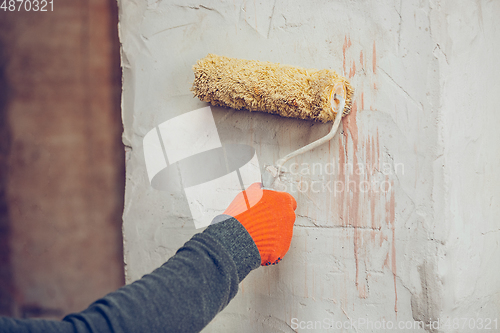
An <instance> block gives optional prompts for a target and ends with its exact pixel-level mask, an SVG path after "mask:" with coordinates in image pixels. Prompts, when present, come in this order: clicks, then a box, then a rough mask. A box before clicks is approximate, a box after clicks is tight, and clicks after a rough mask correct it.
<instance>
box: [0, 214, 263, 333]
mask: <svg viewBox="0 0 500 333" xmlns="http://www.w3.org/2000/svg"><path fill="white" fill-rule="evenodd" d="M259 265H260V255H259V251H258V249H257V246H256V245H255V243H254V242H253V240H252V238H251V237H250V235H249V234H248V232H247V231H246V229H245V228H244V227H243V226H242V225H241V224H240V223H239V222H238V221H237V220H235V219H234V218H228V219H226V220H225V221H223V222H220V223H217V224H212V225H210V226H209V227H208V228H207V229H205V231H204V232H202V233H199V234H196V235H194V236H193V237H192V238H191V239H190V240H189V241H188V242H186V244H184V246H183V247H181V248H180V249H179V250H178V251H177V253H176V254H175V255H174V256H173V257H172V258H170V259H169V260H168V261H167V262H166V263H165V264H163V265H162V266H161V267H159V268H157V269H156V270H154V271H153V272H152V273H151V274H147V275H145V276H143V277H142V278H141V279H140V280H138V281H136V282H134V283H132V284H130V285H127V286H124V287H122V288H120V289H118V290H117V291H115V292H112V293H110V294H108V295H106V296H105V297H103V298H101V299H99V300H98V301H96V302H95V303H93V304H92V305H90V306H89V307H88V308H87V309H86V310H84V311H82V312H80V313H75V314H70V315H68V316H66V317H65V318H64V319H63V320H62V321H51V320H26V319H24V320H20V319H12V318H0V332H33V333H38V332H64V333H66V332H68V333H69V332H72V333H73V332H77V333H80V332H134V333H137V332H148V333H154V332H177V333H182V332H199V331H201V330H202V329H203V328H204V327H205V326H206V325H207V324H208V323H209V322H210V321H211V320H212V319H213V318H214V317H215V315H216V314H217V313H219V312H220V311H221V310H222V309H224V308H225V307H226V305H227V304H228V303H229V301H230V300H231V299H232V298H233V297H234V296H235V295H236V293H237V292H238V284H239V283H240V282H241V281H242V280H243V279H244V278H245V277H246V276H247V274H248V273H249V272H250V271H251V270H253V269H255V268H257V267H259Z"/></svg>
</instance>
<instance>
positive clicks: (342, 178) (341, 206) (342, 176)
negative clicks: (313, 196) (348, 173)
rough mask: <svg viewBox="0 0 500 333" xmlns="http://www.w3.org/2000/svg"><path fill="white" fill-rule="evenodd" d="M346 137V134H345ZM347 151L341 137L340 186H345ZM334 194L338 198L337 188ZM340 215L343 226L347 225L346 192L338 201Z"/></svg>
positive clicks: (338, 181) (338, 180)
mask: <svg viewBox="0 0 500 333" xmlns="http://www.w3.org/2000/svg"><path fill="white" fill-rule="evenodd" d="M344 135H345V132H344ZM345 149H346V150H345V151H344V144H343V143H342V137H341V136H339V170H338V179H337V183H338V184H345V181H346V179H345V173H344V171H345V168H344V167H345V158H346V155H347V148H345ZM334 186H335V187H336V186H337V184H335V185H334ZM333 191H334V192H333V193H334V195H335V196H336V195H337V188H334V189H333ZM337 210H338V214H339V218H340V220H341V221H342V225H345V219H344V192H342V193H341V194H340V198H339V200H338V209H337Z"/></svg>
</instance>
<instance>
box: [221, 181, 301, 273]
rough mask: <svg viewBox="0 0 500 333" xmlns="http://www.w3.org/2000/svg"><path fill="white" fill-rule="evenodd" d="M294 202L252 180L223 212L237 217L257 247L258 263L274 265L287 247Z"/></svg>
mask: <svg viewBox="0 0 500 333" xmlns="http://www.w3.org/2000/svg"><path fill="white" fill-rule="evenodd" d="M296 208H297V202H296V201H295V199H294V198H293V197H292V196H291V195H290V194H288V193H286V192H278V191H272V190H264V189H262V184H261V183H254V184H252V185H251V186H250V187H248V189H246V190H245V191H243V192H241V193H240V194H238V195H237V196H236V198H234V200H233V202H232V203H231V204H230V205H229V207H228V208H227V209H226V211H225V212H224V214H226V215H229V216H232V217H234V218H235V219H237V220H238V221H239V222H240V223H241V224H242V225H243V226H244V227H245V229H246V230H247V231H248V233H249V234H250V236H251V237H252V239H253V241H254V242H255V245H257V248H258V249H259V253H260V258H261V266H268V265H275V264H277V263H278V262H280V261H281V259H283V256H284V255H285V254H286V253H287V251H288V249H289V248H290V242H291V241H292V235H293V224H294V222H295V212H294V211H295V209H296Z"/></svg>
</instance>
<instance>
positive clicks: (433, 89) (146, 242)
mask: <svg viewBox="0 0 500 333" xmlns="http://www.w3.org/2000/svg"><path fill="white" fill-rule="evenodd" d="M120 8H121V15H120V34H121V41H122V44H123V49H122V65H123V67H124V87H123V90H124V95H123V107H122V109H123V121H124V126H125V133H124V142H125V144H126V145H127V146H128V147H129V148H128V153H127V158H126V163H127V187H126V200H125V201H126V202H125V212H124V238H125V239H124V241H125V258H126V264H127V266H126V274H127V281H128V282H131V281H133V280H135V279H138V278H139V277H140V276H141V275H142V274H144V273H147V272H148V271H151V270H152V269H154V268H155V267H156V266H158V265H160V264H161V263H163V262H164V261H165V260H166V259H167V258H168V257H169V256H170V255H172V254H174V252H175V250H176V249H177V248H178V247H179V246H181V245H182V244H183V243H184V242H185V241H187V240H188V239H189V238H190V236H191V235H192V234H194V233H196V232H197V230H195V229H194V227H193V224H192V222H191V221H190V218H189V210H188V208H187V204H186V202H185V198H183V197H182V196H177V197H175V196H174V197H173V196H170V195H168V194H166V193H163V192H159V191H156V190H154V189H152V187H151V186H150V185H149V182H148V178H147V174H146V168H145V163H144V155H143V151H142V138H143V137H144V135H145V134H146V133H147V132H148V131H149V130H150V129H152V128H154V127H155V126H156V125H158V124H160V123H161V122H163V121H165V120H168V119H171V118H173V117H175V116H177V115H180V114H183V113H185V112H188V111H192V110H195V109H197V108H200V107H202V106H205V104H204V103H201V102H199V101H198V100H196V99H193V98H192V94H191V93H190V91H189V89H190V86H191V82H192V80H193V74H192V71H191V66H192V65H193V64H194V63H195V62H196V60H197V59H200V58H202V57H204V56H205V55H206V54H207V53H216V54H220V55H226V56H230V57H239V58H246V59H257V60H267V61H273V62H280V63H286V64H291V65H296V66H301V67H306V68H307V67H312V68H329V69H335V70H337V71H339V72H341V73H342V74H344V75H345V76H346V77H349V78H350V80H351V82H352V85H353V86H354V87H355V89H356V93H355V98H354V103H353V108H352V113H351V114H350V115H349V116H348V117H346V118H345V119H344V120H343V122H342V127H343V130H342V132H341V133H340V135H338V136H336V137H335V139H334V140H332V141H331V142H330V143H329V144H326V145H324V146H322V147H320V148H317V149H315V150H314V151H311V152H309V153H307V154H304V155H302V156H300V157H298V158H296V159H295V161H291V162H289V164H288V172H287V174H286V176H285V184H286V186H287V190H288V191H290V192H291V193H292V194H293V195H294V196H295V198H296V199H297V201H298V209H297V215H298V217H297V221H296V224H295V229H294V239H293V241H292V246H291V249H290V251H289V253H288V254H287V256H286V257H285V260H283V262H282V263H280V264H279V265H277V266H276V267H270V268H265V269H258V270H256V271H254V272H252V273H251V274H250V276H249V277H248V278H247V279H246V280H245V281H243V283H242V284H241V290H240V293H239V294H238V296H237V297H236V298H235V299H234V300H233V301H232V303H231V304H230V305H229V307H228V308H227V309H226V310H224V311H223V313H221V314H220V315H219V316H217V318H216V319H215V320H214V321H213V322H212V323H211V324H210V325H209V326H208V327H207V328H206V332H221V331H227V332H292V331H294V330H295V329H296V326H295V325H294V324H293V321H292V319H293V318H297V319H298V320H299V321H314V320H319V321H321V320H323V319H325V318H327V319H330V320H336V321H339V320H342V321H345V320H350V319H353V320H358V319H359V318H365V319H366V320H371V321H380V320H386V321H388V320H392V321H394V322H395V323H396V322H397V321H407V320H408V321H412V320H421V321H424V322H428V321H429V320H435V319H438V318H440V319H446V318H448V319H450V318H454V317H459V315H462V316H465V317H473V318H478V317H480V318H487V317H489V318H491V319H494V318H495V317H496V316H497V315H498V313H499V312H500V304H499V297H498V296H499V292H500V282H498V281H499V280H498V279H496V277H495V275H498V268H497V267H496V266H495V265H494V264H493V261H494V260H496V259H495V258H498V254H499V251H500V248H499V246H498V241H499V237H500V236H499V233H498V230H499V224H498V219H495V217H496V216H497V215H498V214H495V213H498V210H499V205H498V199H499V194H498V192H499V191H498V189H497V188H495V187H496V186H498V184H499V177H498V175H497V174H496V172H495V168H498V167H499V166H500V161H499V157H498V156H500V155H499V154H498V145H497V142H498V132H497V131H495V128H494V127H495V123H496V122H495V120H498V114H497V113H495V111H496V109H497V108H498V105H499V104H498V94H495V91H498V88H499V84H498V81H495V74H494V73H498V64H497V63H496V62H495V59H494V57H495V56H494V54H495V52H497V54H498V48H499V43H498V41H497V40H496V39H495V37H494V34H495V31H498V28H499V25H500V24H499V23H498V21H495V15H497V14H499V13H500V7H499V4H498V2H495V1H489V2H488V1H475V2H474V1H466V0H463V1H460V2H459V3H457V2H456V1H399V0H384V1H358V2H353V1H307V2H305V1H291V2H285V1H278V0H276V1H269V2H264V1H262V2H259V1H232V2H230V1H227V2H226V1H201V2H200V1H198V2H196V1H193V0H190V1H148V2H147V3H146V2H143V1H133V0H122V1H120ZM489 96H491V98H490V97H489ZM212 110H213V114H214V117H215V120H216V123H217V127H218V130H219V135H220V137H221V140H222V141H223V142H227V143H243V144H248V145H251V146H253V147H255V149H256V150H257V154H258V156H259V161H260V163H261V164H262V165H265V164H268V165H269V164H273V163H274V161H276V160H277V159H278V158H279V157H282V156H283V155H285V154H286V153H288V152H290V151H293V150H295V149H297V148H299V147H301V146H303V145H305V144H306V143H309V142H311V141H312V140H314V139H316V138H318V137H320V136H322V135H324V134H326V133H327V132H328V130H329V125H323V124H318V123H311V122H305V121H300V120H293V119H284V118H280V117H276V116H270V115H267V114H258V113H249V112H242V111H234V110H231V109H223V108H212ZM471 110H473V111H471ZM471 112H474V115H476V117H475V118H474V119H470V116H468V115H469V114H471ZM207 195H210V194H209V193H207ZM426 329H427V330H434V329H432V328H429V327H426ZM420 330H421V331H423V329H420ZM298 331H300V329H298ZM318 331H321V330H320V329H318ZM359 331H370V329H366V328H365V329H363V328H360V329H359ZM416 331H418V330H416ZM439 331H453V328H450V327H448V328H441V329H439Z"/></svg>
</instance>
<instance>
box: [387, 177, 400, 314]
mask: <svg viewBox="0 0 500 333" xmlns="http://www.w3.org/2000/svg"><path fill="white" fill-rule="evenodd" d="M386 180H387V181H388V177H386ZM390 192H391V197H390V200H389V201H388V202H386V205H385V212H386V214H387V215H386V216H387V217H388V219H387V220H388V223H389V225H390V228H391V231H392V246H391V270H392V276H393V279H394V298H395V300H394V312H396V315H397V313H398V290H397V287H396V276H397V269H396V266H397V265H396V225H395V221H396V199H395V196H394V181H391V190H390Z"/></svg>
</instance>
